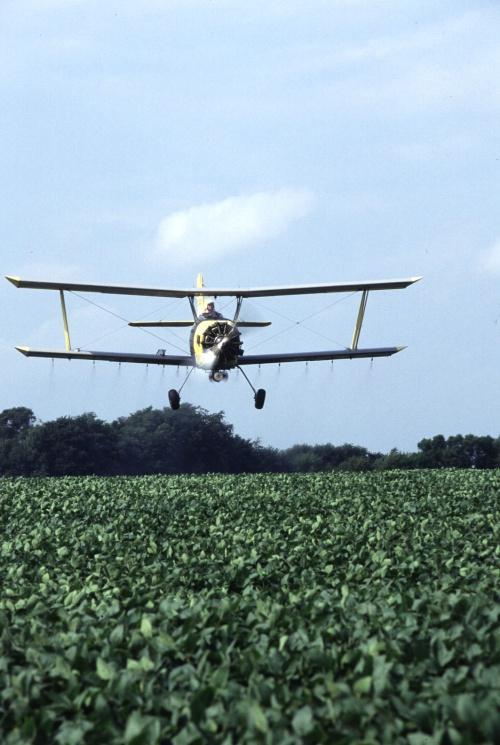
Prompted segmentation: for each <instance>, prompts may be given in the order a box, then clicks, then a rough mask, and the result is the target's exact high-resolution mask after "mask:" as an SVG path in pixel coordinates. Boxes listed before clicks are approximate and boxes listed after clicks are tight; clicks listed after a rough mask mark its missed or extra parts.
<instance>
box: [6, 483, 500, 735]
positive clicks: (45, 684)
mask: <svg viewBox="0 0 500 745" xmlns="http://www.w3.org/2000/svg"><path fill="white" fill-rule="evenodd" d="M499 501H500V471H498V470H497V471H482V472H481V471H452V470H448V471H446V470H443V471H427V472H425V471H420V472H402V471H393V472H390V471H386V472H383V473H371V474H347V473H346V474H342V473H336V474H311V475H300V474H298V475H290V474H288V475H256V476H218V475H215V476H207V477H202V476H196V477H195V476H185V477H144V478H115V479H106V478H93V477H92V478H61V479H12V480H7V479H4V480H0V522H1V533H2V535H1V538H0V548H1V555H0V572H1V583H2V584H1V596H0V635H1V636H0V638H1V649H0V740H1V741H2V743H5V745H13V744H15V745H21V744H24V743H26V744H27V743H36V744H37V745H38V744H39V745H45V743H56V744H57V745H77V744H79V743H88V744H89V745H92V744H96V743H106V744H110V745H118V744H121V743H126V744H133V743H135V744H136V745H143V744H144V745H153V744H154V743H174V744H175V745H185V744H186V745H187V744H188V743H200V744H201V743H224V745H229V744H230V743H235V744H236V743H279V744H280V745H281V744H282V743H283V744H285V745H286V744H287V743H311V744H313V743H345V744H346V745H347V744H348V743H349V744H350V743H364V744H365V745H369V744H371V743H373V744H375V743H409V744H410V745H431V744H434V743H435V744H436V745H437V744H438V743H442V744H443V745H448V744H450V745H454V744H459V743H464V744H465V743H470V744H471V745H472V744H474V745H476V744H478V743H479V744H480V743H499V742H500V713H499V712H500V519H499Z"/></svg>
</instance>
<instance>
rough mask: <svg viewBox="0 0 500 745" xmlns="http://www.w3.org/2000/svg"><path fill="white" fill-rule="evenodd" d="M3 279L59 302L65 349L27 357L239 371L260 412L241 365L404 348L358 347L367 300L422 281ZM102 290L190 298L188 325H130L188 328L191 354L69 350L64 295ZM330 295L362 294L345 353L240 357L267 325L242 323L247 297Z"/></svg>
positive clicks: (259, 393) (173, 400) (174, 394)
mask: <svg viewBox="0 0 500 745" xmlns="http://www.w3.org/2000/svg"><path fill="white" fill-rule="evenodd" d="M6 279H8V280H9V282H12V284H13V285H15V286H16V287H24V288H31V289H39V290H56V291H58V292H59V295H60V300H61V310H62V317H63V326H64V338H65V347H66V348H65V349H32V348H30V347H16V349H18V350H19V351H20V352H22V354H24V355H26V356H27V357H49V358H52V359H54V358H65V359H70V360H71V359H74V360H107V361H110V362H138V363H142V364H148V365H177V366H179V365H181V366H184V367H189V368H191V369H190V371H189V372H188V374H187V376H186V379H185V381H184V383H185V382H186V380H187V378H188V377H189V375H190V374H191V372H192V371H193V369H195V368H201V369H202V370H206V371H207V372H208V373H209V377H210V380H212V381H215V382H219V381H221V380H226V379H227V377H228V370H232V369H234V368H238V369H239V370H240V371H241V372H242V373H243V375H244V377H245V379H246V380H247V382H248V384H249V385H250V387H251V388H252V390H253V392H254V401H255V407H256V408H257V409H262V407H263V406H264V401H265V398H266V392H265V390H263V389H262V388H259V389H258V390H256V389H255V388H254V386H253V385H252V383H251V382H250V380H249V379H248V377H247V375H246V373H245V371H244V370H243V367H245V366H246V365H265V364H270V363H280V364H281V363H282V362H314V361H317V360H339V359H351V360H352V359H357V358H360V357H368V358H373V357H389V356H390V355H392V354H395V352H399V351H401V350H402V349H404V347H370V348H365V349H360V348H359V347H358V341H359V335H360V332H361V325H362V323H363V318H364V314H365V309H366V302H367V300H368V293H369V292H371V291H372V290H396V289H402V288H404V287H408V286H409V285H411V284H413V283H414V282H417V281H418V280H419V279H421V277H410V278H408V279H392V280H375V281H373V282H370V281H368V282H367V281H362V282H338V283H334V284H332V283H326V284H314V285H291V286H288V287H254V288H248V289H241V288H229V289H227V288H223V289H221V288H208V287H205V286H204V284H203V277H202V275H201V274H199V275H198V277H197V282H196V285H197V286H196V288H193V289H168V288H158V287H121V286H118V285H97V284H88V283H81V282H44V281H38V280H27V279H21V278H20V277H13V276H7V277H6ZM65 291H67V292H101V293H108V294H116V295H141V296H149V297H173V298H188V300H189V303H190V306H191V312H192V315H193V320H189V321H132V322H130V324H129V325H130V326H136V327H179V326H186V327H191V334H190V345H189V346H190V354H189V355H169V354H165V350H163V349H160V350H158V352H157V353H156V354H138V353H134V352H95V351H90V350H86V349H79V348H77V349H73V348H72V347H71V341H70V334H69V327H68V318H67V314H66V304H65V299H64V292H65ZM331 292H361V300H360V305H359V311H358V315H357V319H356V323H355V326H354V333H353V336H352V342H351V346H350V347H348V348H345V349H334V350H327V351H323V352H285V353H282V354H250V355H244V354H243V348H242V339H241V334H240V329H241V328H245V327H259V326H260V327H262V326H269V325H270V323H269V322H267V321H240V320H239V317H240V311H241V306H242V302H243V300H244V299H245V298H252V297H273V296H278V295H307V294H318V293H331ZM218 297H234V298H236V312H235V314H234V316H233V318H224V317H223V316H222V315H221V314H220V313H217V311H216V310H215V307H214V303H213V302H207V301H208V300H211V299H212V298H218ZM184 383H183V385H182V386H181V388H180V389H179V391H177V390H174V389H172V390H170V391H169V392H168V398H169V402H170V406H171V407H172V409H178V408H179V405H180V391H181V390H182V387H183V386H184Z"/></svg>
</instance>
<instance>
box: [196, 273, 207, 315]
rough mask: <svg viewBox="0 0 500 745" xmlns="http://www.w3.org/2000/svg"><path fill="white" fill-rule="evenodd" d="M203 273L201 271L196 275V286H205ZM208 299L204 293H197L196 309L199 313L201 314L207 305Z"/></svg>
mask: <svg viewBox="0 0 500 745" xmlns="http://www.w3.org/2000/svg"><path fill="white" fill-rule="evenodd" d="M203 286H204V285H203V274H202V273H201V272H199V274H198V276H197V277H196V287H203ZM206 302H207V299H206V298H205V297H203V295H196V310H197V311H198V315H201V314H202V313H203V311H204V310H205V307H206Z"/></svg>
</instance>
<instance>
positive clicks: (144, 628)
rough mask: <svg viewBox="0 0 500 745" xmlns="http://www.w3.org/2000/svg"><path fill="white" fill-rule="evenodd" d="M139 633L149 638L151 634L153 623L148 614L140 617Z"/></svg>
mask: <svg viewBox="0 0 500 745" xmlns="http://www.w3.org/2000/svg"><path fill="white" fill-rule="evenodd" d="M141 634H142V635H143V636H144V638H145V639H150V638H151V637H152V636H153V625H152V623H151V621H150V620H149V618H148V616H143V617H142V621H141Z"/></svg>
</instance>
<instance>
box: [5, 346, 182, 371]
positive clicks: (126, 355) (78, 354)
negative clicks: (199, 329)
mask: <svg viewBox="0 0 500 745" xmlns="http://www.w3.org/2000/svg"><path fill="white" fill-rule="evenodd" d="M16 349H17V350H18V351H19V352H21V353H22V354H24V355H26V357H50V358H52V359H54V358H58V357H60V358H62V359H67V360H99V361H101V360H103V361H106V362H139V363H142V364H145V365H182V366H184V367H191V366H194V364H195V363H194V361H193V358H192V357H190V356H189V355H182V354H162V353H157V354H136V353H133V352H90V351H87V350H85V349H77V350H74V349H72V350H70V351H66V350H65V349H32V348H31V347H16ZM161 352H163V350H161Z"/></svg>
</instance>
